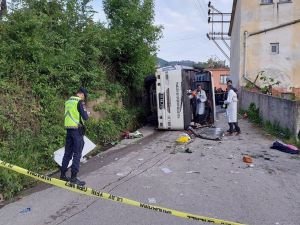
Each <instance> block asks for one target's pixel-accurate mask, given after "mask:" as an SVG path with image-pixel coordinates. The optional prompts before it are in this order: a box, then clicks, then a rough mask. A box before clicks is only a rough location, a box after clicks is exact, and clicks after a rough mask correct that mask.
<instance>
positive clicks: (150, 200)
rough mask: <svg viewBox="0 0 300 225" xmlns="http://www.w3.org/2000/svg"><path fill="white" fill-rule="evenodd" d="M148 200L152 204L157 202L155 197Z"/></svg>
mask: <svg viewBox="0 0 300 225" xmlns="http://www.w3.org/2000/svg"><path fill="white" fill-rule="evenodd" d="M148 202H149V203H150V204H156V199H155V198H148Z"/></svg>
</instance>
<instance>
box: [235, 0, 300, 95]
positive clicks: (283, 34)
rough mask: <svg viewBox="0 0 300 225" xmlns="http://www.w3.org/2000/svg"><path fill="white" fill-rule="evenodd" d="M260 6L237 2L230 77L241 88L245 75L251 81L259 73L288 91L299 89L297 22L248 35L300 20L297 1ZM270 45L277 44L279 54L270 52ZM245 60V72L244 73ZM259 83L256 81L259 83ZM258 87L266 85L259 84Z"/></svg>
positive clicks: (299, 32)
mask: <svg viewBox="0 0 300 225" xmlns="http://www.w3.org/2000/svg"><path fill="white" fill-rule="evenodd" d="M273 2H274V3H273V4H266V5H264V4H261V0H251V1H250V0H249V1H247V0H237V6H236V12H235V17H234V21H233V26H232V34H231V46H232V47H231V62H230V66H231V74H232V75H233V76H239V79H234V80H235V81H236V84H237V85H240V86H244V85H245V84H246V80H245V79H244V78H243V75H246V77H247V78H249V80H251V81H254V80H255V78H256V76H257V74H258V72H260V71H265V75H266V76H267V77H270V78H274V79H275V80H276V81H280V82H281V84H280V88H285V91H291V90H292V87H295V88H300V75H299V68H300V52H299V48H300V42H299V40H300V23H296V24H293V25H289V26H286V27H282V28H278V29H276V30H272V31H268V32H264V33H260V34H256V35H251V34H253V33H255V32H258V31H262V30H264V29H268V28H272V27H275V26H278V25H282V24H284V23H288V22H292V21H295V20H298V19H299V18H300V1H295V0H294V1H292V2H291V3H279V0H273ZM245 31H247V33H248V35H250V36H248V37H247V45H246V51H244V50H245V49H244V32H245ZM270 43H279V54H272V53H271V45H270ZM244 58H246V59H245V61H246V63H245V65H246V69H245V71H244ZM258 81H259V80H258ZM258 85H260V86H266V84H262V83H259V82H258Z"/></svg>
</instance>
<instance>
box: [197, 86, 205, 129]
mask: <svg viewBox="0 0 300 225" xmlns="http://www.w3.org/2000/svg"><path fill="white" fill-rule="evenodd" d="M195 97H196V100H197V108H196V115H197V123H200V124H203V123H204V122H205V121H204V119H205V102H206V101H207V97H206V93H205V91H204V90H203V89H202V87H201V85H200V84H198V85H197V93H196V96H195Z"/></svg>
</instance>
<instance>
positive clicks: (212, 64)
mask: <svg viewBox="0 0 300 225" xmlns="http://www.w3.org/2000/svg"><path fill="white" fill-rule="evenodd" d="M195 66H196V67H200V68H205V69H206V68H228V66H226V65H225V61H222V60H217V59H216V58H214V59H213V58H209V59H208V60H207V61H206V62H199V63H197V64H195Z"/></svg>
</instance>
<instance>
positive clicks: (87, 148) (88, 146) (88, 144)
mask: <svg viewBox="0 0 300 225" xmlns="http://www.w3.org/2000/svg"><path fill="white" fill-rule="evenodd" d="M95 147H96V145H95V144H94V143H93V142H92V141H91V140H90V139H88V138H87V137H86V136H84V147H83V150H82V156H81V159H80V161H83V157H84V156H86V155H87V154H88V153H89V152H91V151H92V150H93V149H94V148H95ZM64 153H65V147H62V148H60V149H58V150H57V151H55V152H54V161H55V162H56V163H57V164H58V165H59V166H61V163H62V159H63V157H64ZM72 161H73V160H71V161H70V162H69V166H68V167H70V166H71V165H72Z"/></svg>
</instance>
